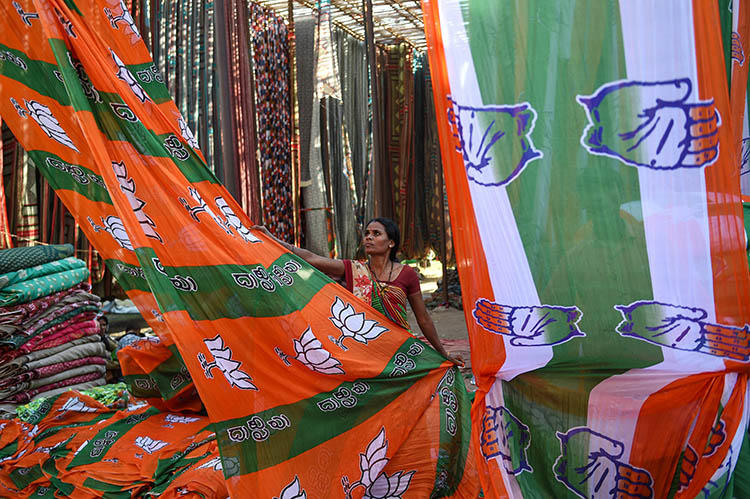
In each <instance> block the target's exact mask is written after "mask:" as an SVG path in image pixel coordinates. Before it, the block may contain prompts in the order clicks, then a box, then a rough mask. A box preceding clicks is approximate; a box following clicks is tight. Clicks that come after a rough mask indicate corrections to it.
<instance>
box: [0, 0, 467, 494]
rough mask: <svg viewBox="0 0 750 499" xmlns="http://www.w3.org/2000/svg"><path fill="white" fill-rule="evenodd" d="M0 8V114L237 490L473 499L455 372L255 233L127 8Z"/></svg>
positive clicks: (48, 0)
mask: <svg viewBox="0 0 750 499" xmlns="http://www.w3.org/2000/svg"><path fill="white" fill-rule="evenodd" d="M16 5H17V7H16ZM0 19H1V21H0V27H2V33H3V40H2V41H1V43H2V46H1V47H0V49H1V50H2V54H3V59H2V60H0V95H2V99H0V113H2V116H3V119H5V120H7V122H8V126H9V127H10V128H11V129H12V130H13V132H14V134H15V135H16V136H17V137H19V140H20V141H21V143H22V144H23V146H24V148H25V149H26V150H27V151H29V154H30V155H31V156H32V157H33V158H34V160H35V163H36V164H37V165H39V168H40V169H41V170H42V172H43V173H44V174H45V176H46V177H47V178H48V179H49V181H50V184H51V185H52V186H53V187H54V188H55V190H56V191H57V193H58V195H59V196H60V198H61V199H62V200H63V202H64V203H65V204H66V206H67V207H68V208H69V209H70V211H71V213H73V214H74V215H75V216H76V217H77V219H78V221H79V223H80V224H81V226H82V229H83V230H84V231H85V232H86V236H87V238H89V240H90V241H91V242H92V244H93V245H94V246H95V247H96V248H97V249H98V250H99V251H100V252H101V253H102V254H103V255H104V256H105V257H106V258H107V263H108V265H109V266H110V269H112V271H113V272H114V273H115V274H116V275H117V276H118V280H120V282H122V283H123V287H124V288H125V289H126V290H127V291H128V296H129V297H130V298H131V299H132V300H133V302H134V304H135V305H136V306H137V307H138V308H139V310H140V311H141V313H142V314H143V315H144V316H146V317H147V318H148V319H149V320H150V324H152V325H153V326H154V327H155V329H156V330H157V332H159V333H160V336H161V337H162V338H163V339H165V341H163V342H160V343H159V345H160V346H161V347H166V350H169V347H170V343H169V341H172V340H173V341H174V343H175V344H176V347H177V349H178V350H179V356H181V358H182V361H184V364H185V366H186V367H187V370H188V371H189V373H190V376H191V377H192V379H193V381H194V383H195V386H196V388H197V390H198V393H199V395H200V398H201V400H202V402H203V404H204V405H205V407H206V409H207V411H208V416H209V418H210V420H211V423H212V429H213V430H214V431H215V433H216V438H217V442H218V445H219V448H220V451H221V457H222V468H223V472H224V476H225V477H226V481H227V487H228V489H229V492H230V493H231V495H232V497H257V496H263V497H292V496H297V497H305V495H307V496H309V497H341V496H343V497H361V496H363V495H367V496H370V497H392V498H397V497H398V498H401V497H404V498H406V497H413V498H417V497H428V496H432V497H449V496H453V497H476V494H477V489H478V478H477V475H476V469H475V467H474V461H473V460H470V459H468V456H470V455H471V451H470V447H469V446H470V441H469V429H470V425H469V421H468V395H467V393H466V389H465V387H464V386H463V383H462V380H461V377H460V375H458V372H457V369H456V368H455V367H454V366H452V365H451V364H450V363H449V362H448V361H447V360H445V359H443V358H441V357H440V355H438V354H437V353H436V352H435V351H434V350H432V349H430V348H429V347H427V346H425V345H424V344H422V343H421V342H419V341H418V340H416V339H415V338H414V337H413V336H411V335H409V334H408V333H407V332H406V331H405V330H403V329H400V328H399V327H397V326H396V325H395V324H393V323H391V322H390V321H388V319H386V318H385V317H384V316H382V315H380V314H378V313H377V312H375V311H374V310H373V309H371V308H370V307H369V306H367V305H365V304H364V303H363V302H361V301H359V300H358V299H356V298H355V297H354V296H353V295H351V294H349V293H347V292H346V291H345V290H344V289H343V288H341V287H340V286H339V285H337V284H336V283H334V282H332V281H331V280H330V279H328V278H327V277H325V276H323V275H322V274H320V273H319V272H317V271H315V270H314V269H313V268H311V267H310V266H309V265H307V264H306V263H305V262H304V261H302V260H300V259H299V258H297V257H295V256H294V255H292V254H290V253H288V252H286V251H284V250H283V249H282V248H281V247H280V246H279V245H277V244H275V243H273V242H272V241H269V240H266V239H264V237H263V236H261V237H260V238H259V237H256V235H255V234H254V233H253V232H252V231H251V230H250V229H249V228H248V227H250V226H251V222H250V221H249V220H248V218H247V217H246V216H245V215H244V214H243V213H242V211H241V209H240V208H239V206H238V204H237V203H236V202H235V201H234V200H233V199H232V198H231V197H230V196H229V195H228V193H227V191H226V189H224V188H223V187H222V186H221V185H220V184H219V183H218V181H217V180H216V178H215V177H214V176H213V174H212V173H211V172H210V171H209V170H208V168H207V167H206V165H205V163H204V162H203V161H202V157H201V156H200V153H199V152H198V151H197V149H196V147H197V144H196V142H195V139H194V136H193V135H192V133H191V132H190V131H189V129H188V128H187V126H185V122H184V120H183V119H182V117H181V116H180V115H179V113H178V112H177V110H176V108H175V106H174V104H173V102H172V101H171V100H170V98H169V95H168V93H167V91H166V87H164V84H163V83H162V81H161V78H160V77H159V73H158V71H157V69H156V68H155V67H154V66H153V64H152V63H151V61H150V58H149V56H148V53H147V51H146V49H145V46H144V45H143V43H142V41H141V39H140V35H139V34H138V31H137V29H136V27H135V26H134V24H133V22H132V19H131V18H130V15H129V13H128V12H127V10H125V9H124V7H123V4H122V3H120V2H118V1H116V0H102V1H92V2H75V3H74V2H72V1H71V0H34V1H33V2H32V1H23V0H20V1H19V2H16V4H14V5H10V4H7V3H3V4H2V5H0ZM168 333H171V335H170V334H168ZM169 338H171V339H172V340H169V341H166V340H168V339H169ZM163 351H164V350H163V349H160V352H163ZM130 355H131V357H132V356H137V355H138V352H137V351H132V352H130ZM170 359H172V361H175V362H178V357H177V356H176V355H173V356H172V357H170ZM152 360H154V359H151V358H148V359H146V361H144V362H143V363H141V364H140V365H141V366H145V365H149V362H151V361H152ZM166 361H168V359H164V360H162V359H156V363H157V364H162V363H163V362H166ZM184 374H185V375H183V373H177V374H175V376H174V377H173V378H172V379H171V380H168V381H169V383H167V384H166V386H159V387H158V389H159V391H160V392H163V391H165V390H167V391H168V390H172V391H173V392H180V390H182V393H184V392H185V391H186V390H188V389H189V387H190V377H188V376H187V375H186V374H187V373H184ZM161 379H163V378H161ZM165 380H166V379H165ZM177 395H179V393H177ZM175 398H176V397H175Z"/></svg>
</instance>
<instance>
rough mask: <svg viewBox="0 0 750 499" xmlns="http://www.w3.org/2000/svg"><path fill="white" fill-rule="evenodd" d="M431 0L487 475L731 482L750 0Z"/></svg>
mask: <svg viewBox="0 0 750 499" xmlns="http://www.w3.org/2000/svg"><path fill="white" fill-rule="evenodd" d="M422 6H423V11H424V15H425V28H426V34H427V43H428V54H429V58H430V70H431V72H432V78H433V87H434V99H435V107H436V109H437V114H438V120H439V123H438V126H439V133H440V142H441V152H442V158H443V161H444V165H445V181H446V188H447V193H448V200H449V204H450V215H451V216H450V218H451V223H452V225H453V229H454V230H453V235H454V243H455V247H456V254H457V262H458V270H459V275H460V278H461V282H462V283H463V284H464V285H463V286H462V291H463V297H462V298H463V303H464V310H465V314H466V320H467V324H468V326H469V337H470V343H471V351H472V369H473V370H474V374H475V377H476V380H477V386H478V390H477V394H476V399H475V402H474V405H473V407H472V422H473V428H474V432H473V436H474V443H475V449H476V451H477V460H478V466H479V467H480V470H481V472H480V476H481V478H482V486H483V490H484V493H485V496H486V497H514V498H519V497H555V498H558V497H559V498H562V497H586V498H591V497H597V498H598V497H628V498H632V497H639V498H646V497H656V498H662V497H678V498H693V497H712V498H718V497H732V485H731V483H732V476H733V470H734V467H735V465H736V464H737V456H738V454H739V451H740V446H741V443H742V440H743V437H744V435H745V432H746V429H747V422H748V421H747V418H748V406H747V403H748V402H747V393H748V383H747V381H748V380H747V378H748V372H749V371H750V326H748V323H749V322H750V275H749V274H748V262H747V258H746V255H745V239H744V230H743V227H742V205H741V203H740V189H739V186H740V181H739V176H740V175H739V169H738V168H737V165H738V164H739V153H740V151H739V147H738V145H739V138H740V119H741V114H742V112H741V111H742V106H736V105H735V103H736V101H737V100H744V93H745V89H746V79H747V68H748V64H747V61H746V60H745V59H744V57H741V56H740V52H743V53H746V52H747V49H748V46H750V38H749V35H750V32H748V27H749V25H748V20H750V17H748V12H747V10H748V8H747V7H748V5H747V2H731V3H730V2H726V1H716V0H714V1H711V0H706V1H703V0H694V1H691V0H687V1H686V0H660V1H658V2H652V1H650V0H619V1H618V0H609V1H600V0H564V1H558V0H528V1H524V2H487V1H483V0H423V1H422ZM730 8H731V12H729V13H728V14H729V17H730V19H732V20H733V21H732V22H733V23H734V30H733V31H734V33H733V34H732V38H733V39H734V40H735V44H734V47H735V50H734V52H735V53H736V54H737V57H735V58H733V59H732V60H731V61H729V65H728V66H727V65H725V59H724V57H723V54H724V52H723V45H722V30H721V23H720V19H721V17H722V16H725V15H726V14H727V12H726V11H727V9H730ZM720 10H721V12H720ZM727 68H729V78H730V79H731V81H732V85H731V93H730V90H729V88H730V87H729V85H728V75H727ZM738 497H739V496H738Z"/></svg>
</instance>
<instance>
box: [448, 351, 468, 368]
mask: <svg viewBox="0 0 750 499" xmlns="http://www.w3.org/2000/svg"><path fill="white" fill-rule="evenodd" d="M445 358H446V359H448V360H450V361H451V362H453V364H455V365H456V366H458V367H464V366H465V365H466V362H464V358H463V357H461V356H460V355H453V356H451V355H448V354H447V353H446V354H445Z"/></svg>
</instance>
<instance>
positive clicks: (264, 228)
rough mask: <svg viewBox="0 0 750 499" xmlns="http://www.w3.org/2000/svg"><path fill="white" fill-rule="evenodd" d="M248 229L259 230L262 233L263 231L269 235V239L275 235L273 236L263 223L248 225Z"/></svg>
mask: <svg viewBox="0 0 750 499" xmlns="http://www.w3.org/2000/svg"><path fill="white" fill-rule="evenodd" d="M250 229H251V230H259V231H261V232H262V233H264V234H265V235H267V236H268V237H270V238H271V239H276V238H275V237H273V234H271V233H270V232H269V231H268V228H267V227H266V226H265V225H253V226H252V227H250Z"/></svg>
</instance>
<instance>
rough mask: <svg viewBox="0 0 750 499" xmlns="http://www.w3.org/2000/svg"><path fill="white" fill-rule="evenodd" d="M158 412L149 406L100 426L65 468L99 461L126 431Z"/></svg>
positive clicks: (69, 468)
mask: <svg viewBox="0 0 750 499" xmlns="http://www.w3.org/2000/svg"><path fill="white" fill-rule="evenodd" d="M158 413H159V409H156V408H155V407H151V408H149V409H147V410H146V411H145V412H141V413H138V414H132V415H130V416H128V417H126V418H124V419H121V420H119V421H116V422H114V423H112V424H111V425H108V426H106V427H104V428H102V429H101V430H99V432H98V433H97V434H96V435H95V436H94V437H93V438H92V439H90V440H89V441H88V443H87V444H86V445H85V446H84V447H82V448H81V449H79V450H78V453H77V455H76V457H74V458H73V460H72V461H71V462H70V464H69V465H68V467H67V468H66V469H68V470H71V469H73V468H75V467H76V466H83V465H85V464H91V463H95V462H98V461H101V460H102V458H103V457H104V456H105V455H106V454H107V451H109V449H110V448H111V447H112V446H113V445H114V444H115V442H117V441H118V440H119V439H120V438H122V437H123V436H124V435H125V434H126V433H127V432H128V431H130V430H132V429H133V428H134V427H135V426H136V425H138V424H139V423H142V422H143V421H145V420H147V419H148V418H150V417H151V416H153V415H155V414H158Z"/></svg>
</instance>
